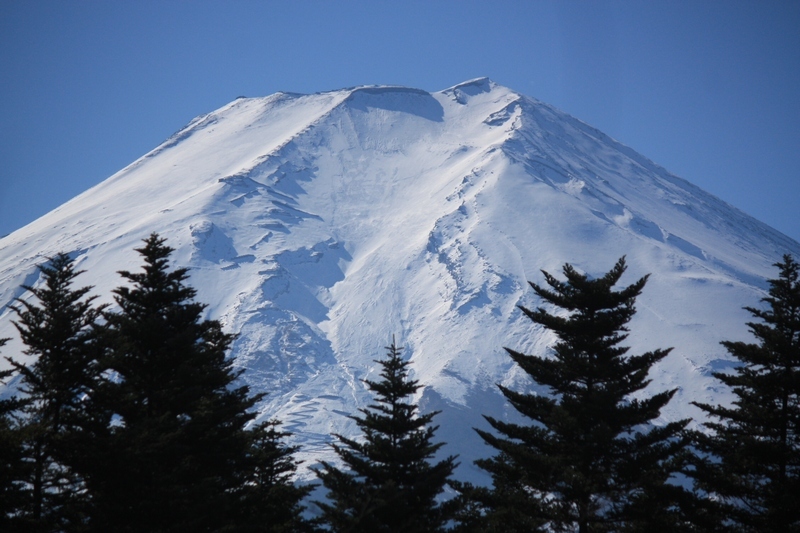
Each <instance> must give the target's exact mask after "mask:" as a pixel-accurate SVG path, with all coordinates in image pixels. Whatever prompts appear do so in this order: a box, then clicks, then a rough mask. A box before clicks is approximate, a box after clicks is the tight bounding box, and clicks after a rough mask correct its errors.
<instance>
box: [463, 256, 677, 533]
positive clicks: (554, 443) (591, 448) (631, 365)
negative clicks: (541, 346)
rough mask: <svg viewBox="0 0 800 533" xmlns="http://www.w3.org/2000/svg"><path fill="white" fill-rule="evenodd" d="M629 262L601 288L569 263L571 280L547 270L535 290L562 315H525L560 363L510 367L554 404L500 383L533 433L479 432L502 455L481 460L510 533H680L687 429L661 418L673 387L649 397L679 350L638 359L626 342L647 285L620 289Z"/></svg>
mask: <svg viewBox="0 0 800 533" xmlns="http://www.w3.org/2000/svg"><path fill="white" fill-rule="evenodd" d="M625 269H626V266H625V258H624V257H623V258H622V259H620V260H619V261H618V262H617V264H616V265H615V266H614V268H613V269H612V270H611V271H610V272H608V273H607V274H605V275H604V276H603V277H601V278H598V279H590V278H589V277H588V276H586V275H584V274H580V273H579V272H577V271H576V270H575V269H574V268H573V267H572V266H570V265H569V264H567V265H565V266H564V267H563V273H564V276H565V277H566V281H565V282H564V281H559V280H558V279H556V278H555V277H553V276H552V275H550V274H548V273H547V272H543V273H544V277H545V280H546V282H547V284H548V285H549V288H544V287H540V286H539V285H536V284H535V283H531V284H530V285H531V286H532V287H533V290H534V291H535V293H536V294H537V295H538V296H539V297H540V298H542V299H543V300H544V301H545V302H547V303H549V304H552V305H553V306H555V307H556V308H557V309H559V310H561V311H560V312H555V313H551V312H549V311H547V310H545V309H543V308H541V307H540V308H537V309H536V310H529V309H526V308H524V307H521V310H522V311H523V313H524V314H525V315H526V316H527V317H528V318H530V319H531V320H532V321H533V322H534V323H536V324H540V325H542V326H544V327H545V328H547V329H549V330H550V331H552V332H554V333H555V334H556V335H557V337H558V339H559V340H558V342H557V343H556V345H555V346H554V354H553V357H544V356H538V355H524V354H522V353H520V352H517V351H515V350H512V349H510V348H506V350H507V352H508V353H509V355H510V356H511V358H512V359H513V360H514V361H515V362H516V363H517V364H518V365H519V366H520V367H521V368H522V370H524V371H525V372H526V373H527V374H528V375H530V377H531V378H532V379H533V380H534V381H535V382H536V383H538V384H539V385H541V386H544V387H547V388H548V389H549V392H550V394H549V395H538V394H524V393H520V392H516V391H513V390H510V389H508V388H506V387H503V386H500V390H501V391H502V393H503V394H504V395H505V397H506V398H507V399H508V401H509V403H510V404H511V405H512V406H513V407H514V408H515V409H516V410H517V411H519V412H520V413H521V414H522V415H524V416H525V417H527V418H529V419H531V420H532V421H533V423H532V424H531V425H520V424H514V423H508V422H503V421H500V420H497V419H495V418H492V417H486V419H487V421H488V422H489V424H490V425H491V426H492V427H493V428H494V430H495V431H497V432H498V433H500V434H501V435H502V436H496V435H494V434H492V433H490V432H486V431H480V430H478V433H479V434H480V435H481V437H483V439H484V440H485V441H486V442H487V443H488V444H489V445H491V446H492V447H494V448H495V449H496V450H497V451H498V454H497V456H495V457H494V458H491V459H484V460H479V461H477V464H478V465H479V466H480V467H481V468H483V469H485V470H486V471H487V472H489V473H490V474H491V475H492V478H493V482H494V491H493V493H492V496H493V498H492V499H489V500H488V501H484V502H479V503H483V504H484V506H485V507H486V508H487V509H488V511H489V517H488V518H490V519H491V518H492V516H494V517H496V516H503V517H504V519H505V520H506V521H507V522H508V523H509V524H514V528H516V529H513V528H512V529H511V530H515V531H517V530H525V527H526V524H527V527H528V528H529V529H528V530H533V529H534V528H542V527H546V529H547V530H552V531H579V532H580V533H585V532H588V531H593V532H594V531H628V530H645V529H647V530H656V531H658V530H661V531H676V530H678V528H679V527H680V520H679V518H678V516H677V510H676V509H675V508H674V507H675V506H676V505H677V503H676V502H677V501H678V499H679V498H680V497H682V496H683V491H682V490H681V489H680V488H679V487H677V486H674V485H671V484H669V483H668V480H669V478H670V476H671V475H673V474H674V473H676V472H677V470H678V468H679V467H680V457H681V454H682V450H683V448H684V447H685V444H686V443H685V442H684V439H683V438H682V437H681V433H682V430H683V428H684V427H685V426H686V424H687V423H688V421H687V420H682V421H678V422H672V423H669V424H666V425H664V426H661V427H653V426H650V425H649V424H650V423H651V422H652V421H653V420H654V419H655V418H657V417H658V416H659V412H660V410H661V409H662V408H663V407H664V406H665V405H666V404H667V403H668V402H669V401H670V399H671V398H672V396H673V394H674V393H675V391H674V390H672V391H665V392H661V393H658V394H655V395H653V396H650V397H648V398H642V395H641V394H637V395H636V397H634V394H635V393H637V392H639V391H641V390H642V389H644V388H645V387H646V386H647V385H648V383H649V380H648V379H647V375H648V372H649V369H650V368H651V367H652V366H653V365H654V364H655V363H656V362H658V361H660V360H661V359H663V358H664V357H666V355H667V354H668V353H669V350H655V351H653V352H648V353H645V354H643V355H637V356H632V355H627V352H628V348H627V347H621V346H619V344H620V343H621V342H623V341H624V340H625V339H626V337H627V333H626V332H627V331H628V329H627V327H626V324H627V323H628V322H629V321H630V319H631V318H632V317H633V315H634V313H635V311H636V309H635V307H634V303H635V300H636V297H637V296H639V294H640V293H641V291H642V289H643V288H644V286H645V283H646V282H647V276H645V277H643V278H641V279H639V280H638V281H637V282H635V283H633V284H632V285H630V286H628V287H625V288H623V289H622V290H619V291H614V290H613V287H614V285H616V283H617V282H618V281H619V279H620V278H621V277H622V274H623V273H624V272H625Z"/></svg>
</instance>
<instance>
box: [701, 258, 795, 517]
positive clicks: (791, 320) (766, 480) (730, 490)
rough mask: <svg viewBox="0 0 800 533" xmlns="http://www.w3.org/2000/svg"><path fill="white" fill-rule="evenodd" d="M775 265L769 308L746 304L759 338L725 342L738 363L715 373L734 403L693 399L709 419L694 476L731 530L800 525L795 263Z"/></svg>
mask: <svg viewBox="0 0 800 533" xmlns="http://www.w3.org/2000/svg"><path fill="white" fill-rule="evenodd" d="M775 266H776V267H777V268H778V269H779V275H778V278H777V279H772V280H769V285H770V289H769V296H767V297H765V298H764V299H763V301H764V302H766V304H767V309H766V310H762V309H755V308H752V307H746V308H745V309H747V310H748V311H749V312H750V313H751V314H752V315H753V316H754V317H756V318H757V319H758V320H759V321H758V322H749V323H748V324H747V326H748V327H749V329H750V331H751V333H752V334H753V335H754V336H755V337H756V340H757V341H758V342H757V343H745V342H733V341H724V342H723V343H722V344H723V345H724V346H725V348H726V349H727V350H728V352H729V353H730V354H731V355H733V356H734V357H736V358H737V359H738V360H739V361H741V362H742V363H743V364H742V366H739V367H737V368H736V369H735V371H734V372H733V373H732V374H728V373H715V374H714V377H716V378H717V379H719V380H720V381H722V382H723V383H725V384H726V385H728V386H729V387H731V388H732V389H733V393H734V394H735V395H736V399H735V400H734V402H733V406H731V407H725V406H711V405H708V404H703V403H697V404H695V405H697V406H698V407H700V408H701V409H703V410H704V411H705V412H706V413H708V414H709V415H711V421H709V422H706V423H705V424H704V425H705V426H706V427H707V428H708V429H709V430H710V432H709V433H708V434H703V433H699V432H698V433H697V434H696V438H697V441H698V442H697V445H698V448H699V449H700V451H701V452H702V453H703V457H704V459H703V460H701V461H700V462H699V464H698V465H697V470H696V472H695V473H694V476H695V479H696V481H697V484H698V486H699V488H700V489H701V490H703V491H705V492H707V493H709V494H711V495H713V496H714V498H713V500H715V501H717V502H718V503H719V511H720V512H721V515H720V516H721V517H723V518H724V519H725V521H726V524H725V526H726V528H727V527H729V528H730V529H732V530H735V531H748V532H788V531H800V505H798V504H799V503H800V266H798V264H797V262H796V261H795V260H794V259H792V257H790V256H789V255H785V256H784V257H783V261H782V262H779V263H776V264H775Z"/></svg>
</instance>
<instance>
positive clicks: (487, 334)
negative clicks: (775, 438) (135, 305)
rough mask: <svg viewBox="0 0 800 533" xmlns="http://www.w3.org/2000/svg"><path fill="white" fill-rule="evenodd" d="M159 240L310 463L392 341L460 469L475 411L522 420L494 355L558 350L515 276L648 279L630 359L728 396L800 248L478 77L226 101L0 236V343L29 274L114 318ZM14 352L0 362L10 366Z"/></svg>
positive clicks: (502, 362) (669, 414) (679, 401)
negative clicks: (644, 354)
mask: <svg viewBox="0 0 800 533" xmlns="http://www.w3.org/2000/svg"><path fill="white" fill-rule="evenodd" d="M153 231H157V232H159V233H160V234H161V235H163V236H164V237H167V239H168V243H169V244H170V245H171V246H173V247H174V248H176V252H175V255H174V262H175V265H176V266H186V267H189V268H190V272H191V280H190V281H191V283H192V284H193V285H194V286H195V287H196V288H197V289H198V299H199V300H200V301H202V302H204V303H208V304H209V307H208V314H209V316H210V317H213V318H218V319H220V320H221V321H222V322H223V325H224V326H225V328H226V329H227V330H229V331H231V332H235V333H237V334H238V335H239V336H238V338H237V340H236V342H235V343H234V346H233V351H232V356H233V357H235V358H236V361H237V365H240V366H241V367H242V368H244V369H246V373H245V374H244V378H245V379H246V381H247V382H248V383H249V384H250V385H251V386H252V387H253V388H254V389H256V390H259V391H265V392H268V393H269V396H268V397H267V398H266V400H265V402H264V403H263V405H261V406H260V410H261V412H262V416H263V417H272V416H277V417H278V418H280V419H281V420H283V421H284V423H285V427H286V428H287V429H288V430H290V431H292V432H293V433H294V434H295V438H296V439H297V443H298V444H301V445H302V446H303V454H305V455H306V456H307V457H306V458H307V459H309V461H312V462H313V460H314V459H316V458H319V457H322V456H325V455H326V454H329V450H328V448H327V447H326V443H327V442H329V440H330V434H331V432H337V433H341V434H344V435H351V434H353V432H355V431H356V428H355V427H354V425H353V423H352V421H351V420H349V419H348V418H347V416H346V415H347V414H350V413H353V412H354V411H355V409H357V408H358V407H362V406H364V405H366V404H367V403H369V401H370V396H369V394H368V391H367V389H366V387H365V386H364V384H363V382H362V381H361V380H363V379H371V378H374V377H375V373H376V372H377V370H376V364H375V363H374V359H376V358H377V357H380V356H381V354H382V353H383V346H385V345H386V344H387V342H388V340H389V339H390V338H391V334H393V333H394V334H396V335H397V339H398V343H399V344H402V345H404V346H405V351H404V354H405V355H406V357H408V358H410V360H411V362H412V371H413V373H414V376H415V378H416V379H419V380H420V382H421V383H422V384H423V385H424V389H423V390H421V391H420V393H419V394H420V396H419V399H420V401H421V402H422V406H423V408H424V409H431V410H432V409H441V410H442V411H443V413H442V415H440V417H439V419H438V420H437V422H438V423H439V424H440V425H441V427H442V430H441V438H442V440H444V441H447V442H448V443H449V444H448V446H447V448H446V449H445V450H444V452H446V453H458V454H460V455H461V462H462V469H466V470H469V469H470V468H471V459H473V458H475V457H480V456H482V455H484V454H485V453H486V451H485V450H484V448H483V445H482V444H481V442H480V439H478V438H477V437H476V436H475V435H474V434H473V432H472V430H471V428H472V427H474V426H481V424H482V418H481V416H480V415H481V414H490V415H493V416H496V417H505V416H513V414H512V413H510V412H509V411H508V408H507V406H505V403H504V400H503V398H502V397H501V396H499V395H498V393H497V391H496V387H495V384H496V383H503V384H505V385H508V386H513V387H519V388H530V387H531V384H530V383H528V382H527V381H526V380H525V379H524V377H523V376H522V375H521V374H520V372H519V370H518V369H517V368H516V367H514V366H513V365H512V364H511V362H510V360H509V358H508V357H507V356H506V355H505V352H504V351H503V349H502V347H503V346H510V347H513V348H515V349H518V350H522V351H526V352H529V353H530V352H535V353H547V350H548V346H549V345H550V343H552V341H553V338H552V336H551V335H550V334H548V333H547V332H544V331H542V330H541V329H537V328H533V327H532V326H531V325H530V323H529V321H528V320H527V319H526V318H525V317H524V316H523V315H522V314H521V313H520V312H519V310H518V308H517V306H518V305H525V306H528V307H535V306H536V305H538V304H539V302H537V301H536V300H535V297H534V295H533V294H532V293H531V291H530V289H529V287H528V285H527V280H532V281H536V282H541V273H540V272H539V270H540V269H546V270H547V271H549V272H551V273H554V274H557V273H558V272H559V271H560V267H561V265H563V264H564V263H566V262H569V263H571V264H573V265H575V266H576V267H577V268H579V269H581V270H583V271H585V272H587V273H590V274H602V273H604V272H605V271H607V270H608V269H609V268H611V266H613V264H614V263H615V262H616V260H617V259H618V258H619V257H621V256H622V255H626V256H627V257H628V264H629V265H630V271H629V273H628V274H626V279H624V280H623V282H630V281H632V280H634V279H636V278H638V277H639V276H641V275H644V274H646V273H651V274H652V276H651V278H650V282H649V283H648V286H647V287H646V289H645V291H644V294H643V296H642V297H641V298H640V299H639V301H638V303H637V307H638V309H639V313H638V314H637V316H636V318H635V319H634V322H633V323H632V325H631V336H630V338H629V341H630V346H631V347H632V353H638V352H641V351H645V350H651V349H654V348H661V347H669V346H674V348H675V349H674V350H673V352H672V353H671V354H670V356H669V357H668V358H667V359H665V360H664V361H662V362H661V363H660V364H659V365H658V367H657V369H656V371H655V374H654V376H653V383H652V385H651V387H652V388H653V390H663V389H664V388H676V387H677V388H679V389H680V390H679V392H678V394H677V395H676V397H675V400H674V401H673V402H672V403H671V404H670V406H669V407H668V409H667V410H666V411H665V412H664V413H663V416H664V418H665V419H674V418H682V417H686V416H696V415H697V413H696V412H695V410H694V408H693V407H692V406H691V404H690V402H691V401H704V402H707V401H712V400H713V401H725V400H726V399H727V397H728V396H727V394H728V393H727V392H726V391H725V390H720V389H719V385H718V384H717V383H716V382H715V381H714V380H713V379H712V378H711V375H710V372H711V371H716V370H719V369H721V368H725V365H726V364H728V362H727V359H726V357H727V356H726V354H725V353H724V351H723V350H722V348H721V347H720V346H719V341H720V340H723V339H731V340H741V339H742V337H743V330H744V323H745V321H746V320H748V319H749V317H748V316H747V313H746V312H744V311H742V309H741V308H742V306H744V305H751V306H752V305H757V304H758V299H759V298H760V297H761V295H762V294H763V292H762V288H763V287H764V279H765V278H767V277H771V276H772V275H773V274H774V273H773V272H772V266H771V265H772V264H773V263H774V262H775V261H776V260H777V259H778V258H779V257H780V255H781V254H783V253H792V254H794V255H795V256H800V245H798V243H796V242H794V241H792V240H791V239H788V238H787V237H785V236H783V235H781V234H780V233H778V232H776V231H774V230H772V229H771V228H769V227H767V226H765V225H764V224H762V223H760V222H758V221H756V220H754V219H752V218H751V217H749V216H747V215H745V214H744V213H741V212H740V211H738V210H736V209H734V208H733V207H731V206H729V205H727V204H725V203H724V202H722V201H720V200H719V199H717V198H715V197H713V196H711V195H709V194H707V193H705V192H704V191H702V190H700V189H698V188H697V187H695V186H693V185H691V184H689V183H687V182H686V181H684V180H682V179H680V178H678V177H676V176H674V175H672V174H670V173H669V172H667V171H666V170H665V169H663V168H661V167H659V166H658V165H656V164H655V163H653V162H651V161H649V160H648V159H647V158H646V157H644V156H641V155H639V154H637V153H635V152H634V151H633V150H631V149H630V148H627V147H625V146H624V145H622V144H620V143H618V142H616V141H614V140H613V139H610V138H609V137H608V136H606V135H604V134H603V133H601V132H599V131H597V130H596V129H594V128H592V127H591V126H588V125H586V124H585V123H583V122H581V121H579V120H577V119H575V118H572V117H570V116H568V115H566V114H564V113H562V112H560V111H558V110H557V109H555V108H553V107H551V106H548V105H547V104H544V103H542V102H539V101H537V100H535V99H533V98H529V97H527V96H524V95H521V94H518V93H516V92H514V91H512V90H510V89H508V88H506V87H503V86H501V85H497V84H496V83H494V82H492V81H491V80H489V79H487V78H478V79H475V80H470V81H467V82H464V83H461V84H458V85H455V86H453V87H451V88H449V89H446V90H444V91H441V92H434V93H428V92H425V91H421V90H418V89H409V88H405V87H392V86H363V87H355V88H350V89H344V90H339V91H331V92H325V93H318V94H311V95H300V94H291V93H278V94H274V95H272V96H268V97H263V98H239V99H237V100H235V101H233V102H231V103H230V104H227V105H225V106H223V107H222V108H220V109H218V110H216V111H214V112H212V113H209V114H207V115H202V116H200V117H197V118H196V119H194V120H193V121H192V122H190V123H189V124H188V125H187V126H186V127H184V128H183V129H181V130H180V131H178V132H177V133H176V134H175V135H173V136H172V137H171V138H170V139H168V140H167V141H165V142H164V143H163V144H161V145H160V146H158V147H157V148H155V149H154V150H152V151H151V152H149V153H148V154H146V155H144V156H143V157H141V158H140V159H138V160H137V161H135V162H133V163H132V164H131V165H129V166H127V167H125V168H124V169H122V170H120V171H119V172H118V173H116V174H114V175H113V176H111V177H110V178H108V179H107V180H106V181H104V182H103V183H101V184H99V185H97V186H96V187H94V188H92V189H90V190H88V191H86V192H85V193H83V194H81V195H80V196H78V197H76V198H75V199H73V200H71V201H70V202H67V203H66V204H64V205H62V206H61V207H59V208H58V209H56V210H54V211H53V212H51V213H49V214H47V215H45V216H44V217H42V218H41V219H39V220H37V221H36V222H34V223H32V224H30V225H28V226H26V227H24V228H22V229H20V230H18V231H16V232H14V233H12V234H11V235H9V236H7V237H5V238H3V239H2V240H0V338H2V337H16V333H15V331H14V329H13V325H12V324H11V320H12V319H13V313H12V312H11V310H10V309H9V307H8V305H9V303H10V302H12V301H13V299H14V298H15V297H19V296H22V297H24V298H27V297H28V296H26V295H25V294H24V293H23V291H21V289H20V288H19V287H20V285H22V284H27V285H35V284H36V283H38V273H37V270H36V265H37V264H40V263H41V262H42V261H44V260H45V258H46V257H48V256H52V255H54V254H55V253H58V252H61V251H63V252H68V253H71V254H73V256H74V257H75V258H76V262H77V263H78V265H77V266H78V267H79V268H80V269H82V270H85V271H86V272H87V273H86V274H85V279H84V280H82V282H83V283H84V284H87V285H88V284H91V285H94V286H95V289H94V292H95V294H98V295H100V301H104V302H111V298H110V294H111V290H112V289H113V288H115V287H117V286H118V285H119V284H120V283H121V280H120V278H119V276H118V275H117V274H116V273H117V271H119V270H134V269H136V268H137V267H138V261H139V258H138V257H137V256H136V254H135V252H133V249H134V248H135V247H138V246H139V244H140V240H141V239H142V238H144V237H146V236H147V235H148V234H150V233H151V232H153ZM21 349H22V347H21V346H20V345H19V342H18V341H14V342H12V343H10V344H9V345H7V346H6V347H4V350H3V353H4V354H8V353H13V354H17V353H20V352H21Z"/></svg>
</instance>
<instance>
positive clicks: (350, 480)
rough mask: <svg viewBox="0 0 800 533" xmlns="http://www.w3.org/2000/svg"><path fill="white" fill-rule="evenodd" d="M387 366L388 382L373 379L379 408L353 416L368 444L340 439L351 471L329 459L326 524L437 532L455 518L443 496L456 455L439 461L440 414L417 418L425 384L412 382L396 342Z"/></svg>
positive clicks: (340, 528) (321, 472)
mask: <svg viewBox="0 0 800 533" xmlns="http://www.w3.org/2000/svg"><path fill="white" fill-rule="evenodd" d="M386 349H387V356H386V358H385V359H382V360H378V361H376V362H377V363H379V364H380V365H381V367H382V368H383V371H382V372H381V378H382V379H381V381H377V382H375V381H365V383H366V384H367V386H368V387H369V389H370V390H371V391H372V392H374V393H375V395H376V403H374V404H372V405H370V406H369V408H367V409H360V411H361V414H362V416H360V417H357V416H354V417H352V419H353V420H355V422H356V423H357V424H358V426H359V428H361V430H362V432H363V441H356V440H353V439H348V438H345V437H343V436H341V435H336V437H337V439H338V440H339V444H336V445H334V449H335V450H336V453H337V454H338V455H339V457H340V458H341V459H342V461H344V463H345V465H346V466H347V468H348V470H340V469H339V468H336V467H335V466H333V465H332V464H330V463H327V462H323V463H322V468H320V469H317V470H316V472H317V475H318V476H319V478H320V479H321V480H322V484H323V485H324V486H325V488H326V489H328V498H329V500H330V503H323V502H318V503H317V505H319V506H320V508H321V509H322V511H323V516H322V520H323V523H324V524H325V525H327V526H328V527H329V528H330V530H332V531H337V532H344V531H348V532H379V531H391V532H409V533H410V532H433V531H440V530H442V529H443V527H444V524H445V522H446V521H447V519H448V517H447V516H446V513H445V512H444V510H443V508H442V506H440V505H439V504H437V502H436V497H437V495H439V494H440V493H441V492H442V490H443V489H444V486H445V484H446V483H447V481H448V478H449V477H450V475H451V474H452V472H453V469H454V468H455V466H456V465H455V458H454V457H448V458H446V459H444V460H442V461H439V462H436V463H432V462H431V460H432V458H433V456H434V455H435V453H436V451H437V450H438V449H439V448H440V447H441V446H443V443H437V444H433V443H432V439H433V437H434V432H435V431H436V429H437V428H436V426H431V425H430V424H431V421H432V419H433V417H434V416H436V414H437V412H434V413H428V414H425V415H418V414H417V406H416V405H415V404H413V403H409V401H408V397H409V396H411V395H412V394H414V393H415V392H416V391H417V390H418V389H419V388H420V385H419V384H418V382H417V381H414V380H410V379H409V378H408V366H409V362H408V361H404V360H403V358H402V357H401V355H400V354H401V348H398V347H397V345H396V344H395V342H394V340H392V344H391V345H390V346H388V347H387V348H386Z"/></svg>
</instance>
